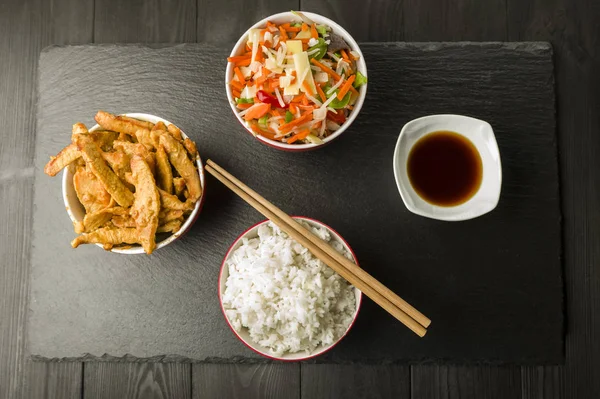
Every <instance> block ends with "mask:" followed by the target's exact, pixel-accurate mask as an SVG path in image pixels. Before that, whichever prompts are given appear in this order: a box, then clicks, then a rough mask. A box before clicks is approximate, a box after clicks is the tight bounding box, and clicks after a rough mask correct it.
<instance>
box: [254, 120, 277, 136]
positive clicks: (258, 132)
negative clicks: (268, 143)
mask: <svg viewBox="0 0 600 399" xmlns="http://www.w3.org/2000/svg"><path fill="white" fill-rule="evenodd" d="M250 128H251V129H252V131H253V132H254V133H256V134H258V135H260V136H264V137H266V138H268V139H271V140H277V139H276V138H275V135H274V134H273V133H271V132H266V131H264V130H262V129H261V128H260V127H258V125H257V124H256V123H251V124H250Z"/></svg>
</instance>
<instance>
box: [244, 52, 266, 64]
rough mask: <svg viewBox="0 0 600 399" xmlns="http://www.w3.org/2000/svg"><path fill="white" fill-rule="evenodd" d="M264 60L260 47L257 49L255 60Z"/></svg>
mask: <svg viewBox="0 0 600 399" xmlns="http://www.w3.org/2000/svg"><path fill="white" fill-rule="evenodd" d="M264 60H265V56H264V54H263V52H262V49H259V50H258V51H257V52H256V59H255V61H258V62H263V61H264ZM248 65H250V64H248Z"/></svg>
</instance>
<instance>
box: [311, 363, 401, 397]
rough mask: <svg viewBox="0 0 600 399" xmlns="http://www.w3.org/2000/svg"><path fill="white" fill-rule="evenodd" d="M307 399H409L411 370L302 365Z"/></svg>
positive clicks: (397, 366) (385, 366)
mask: <svg viewBox="0 0 600 399" xmlns="http://www.w3.org/2000/svg"><path fill="white" fill-rule="evenodd" d="M301 376H302V389H301V392H302V398H305V399H321V398H323V399H325V398H327V399H335V398H345V399H354V398H355V399H369V398H396V399H408V398H410V397H411V392H410V384H411V382H410V368H409V366H399V365H384V366H382V365H365V364H355V365H325V364H302V374H301Z"/></svg>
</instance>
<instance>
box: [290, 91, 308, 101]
mask: <svg viewBox="0 0 600 399" xmlns="http://www.w3.org/2000/svg"><path fill="white" fill-rule="evenodd" d="M304 97H306V96H305V95H304V93H302V94H298V95H297V96H296V97H294V98H292V102H293V103H299V102H301V101H302V99H303V98H304Z"/></svg>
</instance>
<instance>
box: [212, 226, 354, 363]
mask: <svg viewBox="0 0 600 399" xmlns="http://www.w3.org/2000/svg"><path fill="white" fill-rule="evenodd" d="M292 217H293V218H294V219H298V220H303V221H305V222H307V223H309V224H310V225H311V226H315V227H324V228H326V229H327V230H329V232H330V233H331V235H332V239H334V240H336V241H338V242H340V243H341V244H342V245H343V246H344V248H345V249H346V250H347V251H349V252H350V254H351V255H352V258H353V259H354V261H355V262H356V264H357V265H358V260H357V259H356V255H355V254H354V251H352V248H351V247H350V245H349V244H348V243H347V242H346V241H345V240H344V238H343V237H342V236H341V235H340V234H339V233H338V232H337V231H335V230H334V229H332V228H331V227H329V226H328V225H326V224H325V223H322V222H319V221H318V220H315V219H311V218H308V217H304V216H292ZM268 222H269V220H263V221H262V222H258V223H256V224H255V225H253V226H251V227H249V228H248V229H247V230H246V231H244V232H243V233H242V234H240V235H239V237H238V238H236V239H235V241H234V242H233V244H231V246H230V247H229V249H228V250H227V253H226V254H225V257H224V258H223V262H222V263H221V269H220V271H219V288H218V294H219V304H220V306H221V311H222V312H223V316H224V317H225V321H227V325H228V326H229V328H230V329H231V331H233V333H234V334H235V336H236V337H237V338H238V339H239V340H240V341H241V342H242V343H243V344H244V345H246V346H247V347H248V348H250V349H251V350H253V351H254V352H256V353H258V354H259V355H261V356H264V357H266V358H268V359H271V360H281V361H284V362H298V361H302V360H308V359H312V358H314V357H316V356H320V355H322V354H324V353H326V352H328V351H330V350H331V349H333V348H334V347H335V346H336V345H337V344H338V343H340V341H341V340H342V339H343V338H344V337H345V336H346V335H348V332H349V331H350V329H351V328H352V326H353V325H354V323H355V322H356V318H357V316H358V313H359V311H360V307H361V304H362V292H360V291H359V290H358V289H357V288H356V287H353V288H354V297H355V299H356V310H355V311H354V314H353V315H352V321H351V322H350V324H349V325H348V328H347V329H346V332H344V334H343V335H342V336H341V337H340V338H338V339H337V341H335V342H334V343H332V344H330V345H324V346H323V345H321V346H319V347H318V348H317V349H315V351H313V353H311V354H309V355H307V354H306V353H305V352H296V353H285V354H283V355H282V356H276V355H273V354H272V353H271V352H270V351H269V349H268V348H265V347H263V346H261V345H259V344H256V343H254V342H252V340H251V339H250V336H249V334H248V333H247V332H245V331H242V332H238V331H236V330H235V328H234V327H233V325H232V324H231V322H230V321H229V318H228V317H227V313H226V312H225V308H224V307H223V300H222V297H223V290H224V289H225V282H226V281H227V277H229V270H228V269H227V268H226V267H225V263H226V262H227V259H229V255H230V254H231V252H233V251H234V250H236V249H237V248H238V247H239V246H240V245H241V242H242V239H243V238H253V237H256V236H257V234H258V228H259V227H260V226H262V225H263V224H265V223H268Z"/></svg>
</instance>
